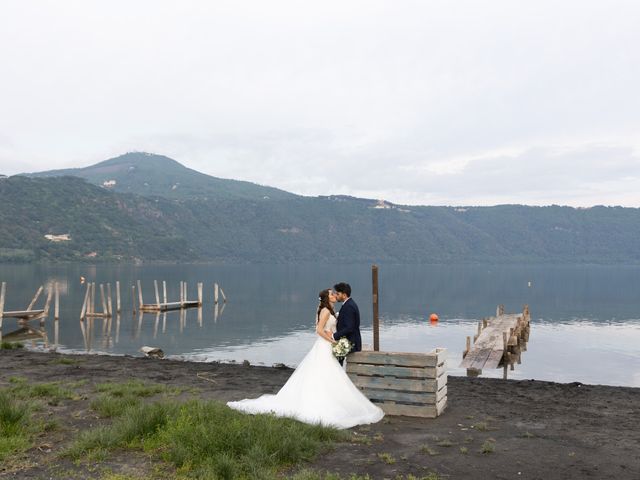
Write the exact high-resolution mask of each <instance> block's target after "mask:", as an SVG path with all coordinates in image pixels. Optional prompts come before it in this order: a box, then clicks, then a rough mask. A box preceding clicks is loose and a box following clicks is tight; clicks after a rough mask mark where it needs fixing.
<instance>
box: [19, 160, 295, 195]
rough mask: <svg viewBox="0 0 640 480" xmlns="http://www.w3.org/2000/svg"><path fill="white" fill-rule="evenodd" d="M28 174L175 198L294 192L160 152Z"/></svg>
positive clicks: (127, 191)
mask: <svg viewBox="0 0 640 480" xmlns="http://www.w3.org/2000/svg"><path fill="white" fill-rule="evenodd" d="M28 176H31V177H60V176H74V177H80V178H84V179H86V180H88V181H89V182H91V183H93V184H94V185H98V186H101V187H104V188H107V189H109V190H113V191H116V192H122V193H134V194H136V195H142V196H160V197H167V198H174V199H186V198H201V199H238V200H239V199H245V200H263V199H265V198H266V199H284V198H292V197H294V196H295V195H294V194H292V193H289V192H285V191H283V190H278V189H277V188H272V187H264V186H261V185H256V184H254V183H250V182H242V181H238V180H227V179H222V178H217V177H212V176H210V175H205V174H204V173H200V172H198V171H196V170H192V169H190V168H187V167H185V166H184V165H182V164H180V163H178V162H177V161H175V160H173V159H171V158H169V157H165V156H163V155H155V154H151V153H144V152H132V153H126V154H124V155H121V156H119V157H116V158H111V159H109V160H105V161H104V162H100V163H97V164H95V165H91V166H89V167H84V168H69V169H64V170H50V171H46V172H37V173H30V174H28Z"/></svg>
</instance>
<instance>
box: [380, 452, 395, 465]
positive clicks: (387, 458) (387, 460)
mask: <svg viewBox="0 0 640 480" xmlns="http://www.w3.org/2000/svg"><path fill="white" fill-rule="evenodd" d="M378 458H379V459H380V460H382V461H383V462H384V463H386V464H387V465H393V464H394V463H396V459H395V458H393V456H392V455H391V454H390V453H379V454H378Z"/></svg>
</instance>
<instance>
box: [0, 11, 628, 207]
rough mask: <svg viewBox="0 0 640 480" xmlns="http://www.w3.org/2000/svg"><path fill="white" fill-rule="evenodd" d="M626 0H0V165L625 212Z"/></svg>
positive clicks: (405, 199) (400, 198)
mask: <svg viewBox="0 0 640 480" xmlns="http://www.w3.org/2000/svg"><path fill="white" fill-rule="evenodd" d="M638 25H640V2H638V1H636V0H629V1H616V0H609V1H603V0H600V1H590V0H563V1H560V2H558V1H543V0H535V1H513V0H506V1H493V0H486V1H477V0H470V1H452V0H447V1H433V0H431V1H424V0H422V1H415V2H414V1H406V0H391V1H375V0H363V1H349V0H340V1H331V0H322V1H299V0H292V1H278V0H269V1H265V0H258V1H251V2H249V1H242V0H232V1H229V2H226V1H218V0H207V1H185V0H180V1H178V0H176V1H161V0H150V1H142V0H127V1H115V0H109V1H106V0H101V1H91V0H78V1H72V0H64V1H59V0H57V1H35V0H2V2H1V3H0V173H3V174H15V173H19V172H25V171H36V170H45V169H53V168H66V167H77V166H86V165H89V164H92V163H95V162H98V161H101V160H105V159H107V158H110V157H113V156H116V155H119V154H121V153H124V152H127V151H134V150H136V151H148V152H154V153H159V154H163V155H167V156H169V157H172V158H174V159H176V160H178V161H180V162H181V163H183V164H185V165H187V166H189V167H191V168H194V169H197V170H199V171H202V172H205V173H208V174H211V175H215V176H218V177H225V178H235V179H243V180H249V181H253V182H257V183H260V184H266V185H272V186H276V187H279V188H283V189H285V190H288V191H291V192H295V193H300V194H305V195H318V194H323V195H327V194H349V195H355V196H361V197H369V198H384V199H387V200H390V201H392V202H396V203H408V204H430V205H495V204H501V203H526V204H532V205H548V204H563V205H573V206H590V205H596V204H604V205H625V206H633V207H640V194H639V193H638V192H640V93H639V91H640V47H638V46H639V45H640V28H638Z"/></svg>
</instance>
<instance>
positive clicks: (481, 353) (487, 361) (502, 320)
mask: <svg viewBox="0 0 640 480" xmlns="http://www.w3.org/2000/svg"><path fill="white" fill-rule="evenodd" d="M530 320H531V316H530V314H529V306H528V305H525V307H524V310H523V311H522V313H517V314H505V313H504V306H503V305H500V306H498V309H497V312H496V316H495V317H490V318H485V319H483V320H482V321H480V322H478V332H477V334H476V335H475V336H474V338H473V345H472V344H471V337H467V346H466V349H465V351H464V352H463V353H462V357H463V360H462V363H461V364H460V366H461V367H463V368H466V369H467V374H468V375H470V376H477V375H479V374H481V373H482V370H483V369H491V368H498V367H499V366H501V365H502V366H503V368H504V369H505V377H506V369H507V366H511V370H513V368H514V367H513V365H514V363H515V362H518V363H520V356H521V353H522V352H523V351H525V350H526V348H527V347H526V342H527V341H528V339H529V322H530Z"/></svg>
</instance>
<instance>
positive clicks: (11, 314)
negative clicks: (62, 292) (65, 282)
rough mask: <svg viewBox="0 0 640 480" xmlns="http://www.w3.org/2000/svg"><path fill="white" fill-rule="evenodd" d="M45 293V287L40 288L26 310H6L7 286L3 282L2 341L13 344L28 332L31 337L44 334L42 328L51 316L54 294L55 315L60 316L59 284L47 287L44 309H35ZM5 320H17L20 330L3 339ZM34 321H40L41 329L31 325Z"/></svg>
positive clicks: (0, 298)
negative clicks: (50, 309)
mask: <svg viewBox="0 0 640 480" xmlns="http://www.w3.org/2000/svg"><path fill="white" fill-rule="evenodd" d="M43 291H44V285H42V286H40V288H38V290H37V291H36V293H35V295H34V296H33V299H32V300H31V303H29V305H28V306H27V308H26V309H24V310H5V309H4V305H5V301H6V294H7V284H6V282H2V283H1V284H0V341H2V340H5V341H7V342H13V341H16V340H15V338H19V337H20V336H21V335H24V334H25V333H27V332H28V333H29V334H31V335H39V334H41V333H42V332H44V329H43V328H42V327H43V326H44V321H45V319H46V318H47V317H48V316H49V308H50V305H51V300H52V298H53V297H54V292H55V314H56V315H58V311H59V305H58V302H59V294H58V284H57V283H55V284H53V283H52V284H49V285H47V298H46V300H45V303H44V306H43V307H42V308H34V307H35V306H36V303H37V302H38V299H39V298H40V295H41V294H42V292H43ZM5 318H15V319H17V320H18V326H19V327H20V328H19V329H18V330H16V331H15V332H10V333H7V334H6V335H4V337H3V333H2V324H3V320H4V319H5ZM32 320H40V324H41V328H40V329H39V330H38V329H35V327H32V326H30V325H29V322H31V321H32ZM40 336H42V335H40ZM45 339H46V333H45Z"/></svg>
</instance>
